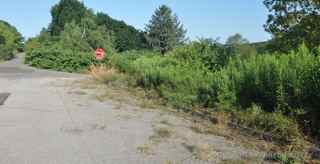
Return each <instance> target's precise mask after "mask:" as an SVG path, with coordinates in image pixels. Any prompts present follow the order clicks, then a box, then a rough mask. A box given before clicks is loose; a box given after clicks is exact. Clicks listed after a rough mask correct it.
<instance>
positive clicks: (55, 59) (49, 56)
mask: <svg viewBox="0 0 320 164" xmlns="http://www.w3.org/2000/svg"><path fill="white" fill-rule="evenodd" d="M26 61H27V63H29V64H30V65H31V66H34V67H38V68H44V69H53V70H57V71H64V72H80V71H83V70H84V69H86V68H88V67H89V66H90V65H91V64H93V63H94V58H93V55H92V53H90V52H80V51H73V50H70V49H64V48H63V47H61V46H60V45H59V44H55V45H50V46H41V47H39V48H37V49H35V50H33V51H31V53H29V54H28V56H26Z"/></svg>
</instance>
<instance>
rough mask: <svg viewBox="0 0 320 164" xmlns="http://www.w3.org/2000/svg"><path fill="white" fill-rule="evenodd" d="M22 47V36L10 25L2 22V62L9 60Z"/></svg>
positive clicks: (0, 34)
mask: <svg viewBox="0 0 320 164" xmlns="http://www.w3.org/2000/svg"><path fill="white" fill-rule="evenodd" d="M21 46H22V36H21V34H20V33H19V32H18V31H17V29H16V28H15V27H13V26H11V25H10V24H9V23H7V22H4V21H1V20H0V60H9V59H11V58H13V57H14V54H15V53H16V52H17V50H18V49H20V48H21Z"/></svg>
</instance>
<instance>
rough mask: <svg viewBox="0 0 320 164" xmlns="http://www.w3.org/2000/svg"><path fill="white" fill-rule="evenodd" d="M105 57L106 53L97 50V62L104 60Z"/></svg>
mask: <svg viewBox="0 0 320 164" xmlns="http://www.w3.org/2000/svg"><path fill="white" fill-rule="evenodd" d="M104 57H105V52H104V50H103V49H102V48H97V49H96V59H97V60H100V61H101V60H103V59H104Z"/></svg>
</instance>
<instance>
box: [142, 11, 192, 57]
mask: <svg viewBox="0 0 320 164" xmlns="http://www.w3.org/2000/svg"><path fill="white" fill-rule="evenodd" d="M146 32H147V41H148V42H149V44H150V46H151V47H152V48H153V49H154V50H156V51H160V52H161V53H162V54H164V53H165V52H167V51H168V50H171V49H172V48H173V47H175V46H177V45H179V44H182V43H183V42H184V41H185V40H186V37H185V34H186V30H185V29H184V27H183V25H182V24H181V23H180V21H179V19H178V17H177V15H175V14H173V13H172V10H171V9H170V8H169V7H168V6H166V5H162V6H160V7H159V8H158V9H156V11H155V13H154V15H153V16H152V18H151V20H150V22H149V24H148V25H147V27H146Z"/></svg>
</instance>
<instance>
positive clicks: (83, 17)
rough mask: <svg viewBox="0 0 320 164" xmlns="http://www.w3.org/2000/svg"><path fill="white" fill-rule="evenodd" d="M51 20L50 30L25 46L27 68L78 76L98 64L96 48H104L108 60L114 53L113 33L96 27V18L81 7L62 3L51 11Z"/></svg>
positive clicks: (64, 0) (68, 0)
mask: <svg viewBox="0 0 320 164" xmlns="http://www.w3.org/2000/svg"><path fill="white" fill-rule="evenodd" d="M78 10H79V11H78ZM67 11H68V12H67ZM69 12H70V13H69ZM79 16H80V17H79ZM52 17H53V20H52V23H51V25H50V27H49V30H47V29H43V30H42V31H41V33H40V35H39V36H37V37H35V38H31V39H29V40H28V42H27V43H26V59H25V62H26V63H27V64H30V65H32V66H35V67H39V68H45V69H54V70H58V71H67V72H79V71H82V70H84V69H87V68H88V67H89V66H90V65H91V64H95V63H97V61H95V60H94V51H95V49H96V48H103V49H104V50H105V51H106V55H108V56H110V55H112V54H113V53H114V48H113V42H114V39H113V34H112V31H109V30H108V29H106V27H104V26H99V25H98V24H96V20H95V18H96V16H95V15H94V14H93V12H92V11H90V10H89V9H87V8H86V7H85V6H84V5H83V4H82V3H80V2H78V1H76V0H61V1H60V3H59V4H57V5H55V6H54V7H53V9H52ZM62 26H63V28H62ZM107 61H108V59H106V60H105V61H103V62H107Z"/></svg>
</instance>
